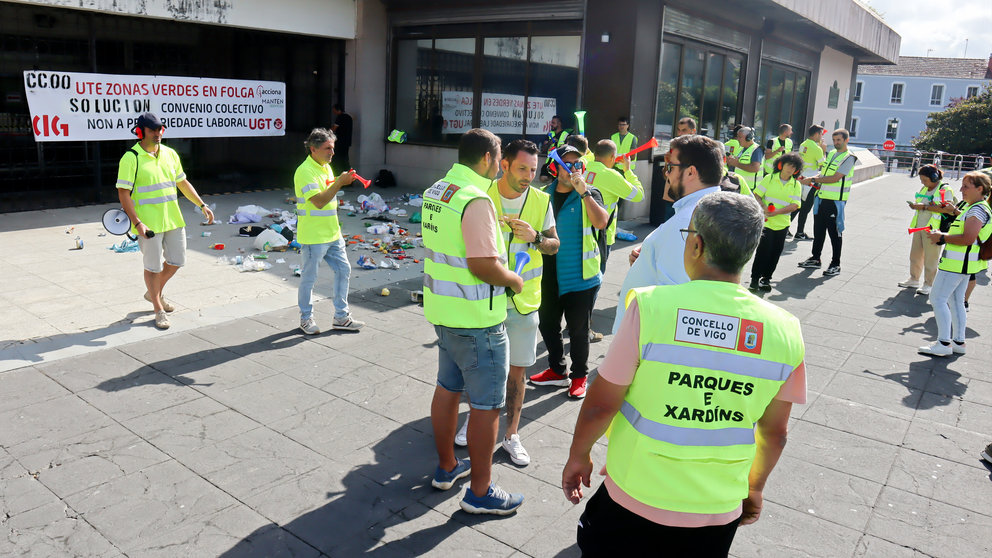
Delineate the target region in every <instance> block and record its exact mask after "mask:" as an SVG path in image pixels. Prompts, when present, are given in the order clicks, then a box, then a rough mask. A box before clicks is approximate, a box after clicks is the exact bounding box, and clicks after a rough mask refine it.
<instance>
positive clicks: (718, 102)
mask: <svg viewBox="0 0 992 558" xmlns="http://www.w3.org/2000/svg"><path fill="white" fill-rule="evenodd" d="M743 65H744V58H743V56H740V55H737V54H734V53H730V52H718V51H717V49H716V48H715V47H704V46H702V45H700V46H699V47H696V46H687V45H680V44H678V43H673V42H668V41H666V42H664V43H662V56H661V71H660V73H659V79H658V100H657V101H658V105H657V112H656V114H657V120H656V121H655V136H656V137H657V138H658V139H659V140H660V141H665V140H668V139H670V138H671V137H672V133H673V130H674V129H675V123H676V121H678V120H679V119H680V118H683V117H686V116H689V117H692V118H694V119H695V120H696V122H697V124H698V126H699V133H700V134H703V135H706V136H709V137H712V138H715V139H720V140H724V139H726V136H727V134H729V131H730V129H731V128H732V127H733V126H734V124H735V123H736V121H737V109H738V107H737V101H738V98H739V95H738V92H739V90H740V85H741V68H742V67H743Z"/></svg>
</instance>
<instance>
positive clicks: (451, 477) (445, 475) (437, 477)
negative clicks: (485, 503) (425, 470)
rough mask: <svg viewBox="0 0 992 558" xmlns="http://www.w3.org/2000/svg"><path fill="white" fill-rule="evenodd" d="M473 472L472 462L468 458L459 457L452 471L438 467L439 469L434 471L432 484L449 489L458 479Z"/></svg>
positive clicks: (435, 486) (442, 488) (441, 488)
mask: <svg viewBox="0 0 992 558" xmlns="http://www.w3.org/2000/svg"><path fill="white" fill-rule="evenodd" d="M471 473H472V462H471V461H469V460H468V459H459V460H458V465H455V468H454V470H452V471H450V472H449V471H445V470H444V469H442V468H441V467H438V468H437V470H436V471H434V478H433V479H432V480H431V486H433V487H434V488H438V489H440V490H448V489H449V488H451V487H452V486H454V485H455V481H456V480H458V479H462V478H465V477H467V476H469V475H470V474H471Z"/></svg>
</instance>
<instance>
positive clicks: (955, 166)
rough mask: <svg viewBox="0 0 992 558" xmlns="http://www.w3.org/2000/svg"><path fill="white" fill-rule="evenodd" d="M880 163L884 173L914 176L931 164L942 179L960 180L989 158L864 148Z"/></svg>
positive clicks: (987, 161) (913, 150)
mask: <svg viewBox="0 0 992 558" xmlns="http://www.w3.org/2000/svg"><path fill="white" fill-rule="evenodd" d="M866 149H868V150H869V151H871V152H872V153H873V154H874V155H875V156H876V157H878V158H879V159H880V160H881V161H882V163H884V164H885V170H886V172H902V173H909V174H910V175H915V174H916V171H917V170H919V168H920V167H921V166H923V165H927V164H932V165H934V166H936V167H937V168H939V169H940V170H942V171H944V178H946V179H950V180H960V179H961V177H962V176H964V175H965V174H966V173H968V172H971V171H973V170H980V169H983V168H985V167H986V166H988V164H989V161H990V158H989V157H988V156H985V155H981V154H970V155H963V154H960V153H947V152H944V151H918V150H915V149H894V150H892V151H886V150H884V149H882V148H881V147H880V146H874V147H866Z"/></svg>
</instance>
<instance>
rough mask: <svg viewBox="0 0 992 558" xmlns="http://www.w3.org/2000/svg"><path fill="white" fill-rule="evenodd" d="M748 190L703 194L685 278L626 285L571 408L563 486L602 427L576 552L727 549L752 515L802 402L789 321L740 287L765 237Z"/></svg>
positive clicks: (577, 488)
mask: <svg viewBox="0 0 992 558" xmlns="http://www.w3.org/2000/svg"><path fill="white" fill-rule="evenodd" d="M763 221H764V217H763V215H762V211H761V208H760V207H759V206H758V203H757V202H756V201H755V200H754V198H751V197H748V196H741V195H739V194H736V193H731V192H716V193H713V194H709V195H706V196H704V197H703V198H702V199H701V200H700V201H699V204H698V205H697V206H696V209H695V211H694V213H693V217H692V220H691V221H690V222H689V225H688V227H689V228H686V229H682V234H684V235H685V237H686V243H685V249H684V251H683V261H684V265H685V271H686V274H687V275H688V276H689V278H690V281H689V282H688V283H683V284H680V285H664V286H655V287H645V288H640V289H633V290H632V291H631V292H630V293H629V294H628V296H627V299H626V302H627V311H626V313H625V314H624V318H623V321H622V322H621V324H620V328H619V330H618V331H617V335H616V339H615V341H614V343H613V345H612V346H611V347H610V350H609V351H608V352H607V354H606V358H605V359H604V360H603V362H602V364H601V365H600V367H599V377H598V378H597V379H596V381H595V382H593V384H592V386H591V387H590V388H589V393H588V395H587V397H586V400H585V402H584V403H583V405H582V409H581V411H579V418H578V421H577V422H576V425H575V434H574V437H573V439H572V446H571V450H570V453H569V458H568V461H567V463H566V464H565V468H564V470H563V471H562V490H563V491H564V493H565V497H566V498H568V499H569V500H570V501H571V502H572V503H578V502H579V500H580V499H581V498H582V496H583V491H582V487H583V485H584V486H586V487H588V486H590V477H591V475H592V468H593V464H592V460H591V458H590V452H591V450H592V447H593V446H594V445H595V444H596V441H597V440H598V439H599V438H600V437H601V436H602V435H603V434H604V433H605V432H606V429H607V427H609V426H610V425H611V424H612V430H611V432H610V445H609V450H608V453H607V456H606V479H605V481H604V482H603V484H602V485H601V486H600V487H599V489H598V490H597V492H596V493H595V495H594V496H593V497H592V498H591V499H590V500H589V502H588V504H586V508H585V511H584V513H583V514H582V516H581V517H580V519H579V528H578V544H579V548H580V549H581V550H582V553H583V555H585V556H648V555H650V556H658V555H665V556H707V557H710V556H726V555H727V553H728V551H729V550H730V546H731V544H732V542H733V539H734V535H735V533H736V531H737V527H738V525H740V524H744V525H747V524H750V523H754V522H755V521H757V520H758V518H759V516H760V514H761V507H762V502H763V497H762V492H763V490H764V486H765V483H766V481H767V480H768V476H769V474H770V473H771V471H772V469H773V468H774V467H775V464H776V463H777V462H778V459H779V456H780V455H781V454H782V450H783V448H784V447H785V441H786V433H787V430H788V422H789V414H790V412H791V410H792V404H793V403H799V404H802V403H805V402H806V372H805V365H804V362H803V359H804V356H805V350H804V348H803V339H802V334H801V332H800V326H799V320H798V319H796V317H795V316H792V315H791V314H789V313H788V312H786V311H785V310H782V309H781V308H779V307H777V306H775V305H773V304H771V303H768V302H765V301H763V300H761V299H759V298H757V297H755V296H753V295H751V294H750V293H748V292H747V290H746V289H745V288H744V287H743V286H741V285H740V284H739V283H740V277H741V269H742V268H743V267H744V264H745V263H747V261H748V260H749V259H750V258H751V254H752V253H753V252H754V249H755V246H756V245H757V244H758V239H759V237H760V236H761V229H762V224H763Z"/></svg>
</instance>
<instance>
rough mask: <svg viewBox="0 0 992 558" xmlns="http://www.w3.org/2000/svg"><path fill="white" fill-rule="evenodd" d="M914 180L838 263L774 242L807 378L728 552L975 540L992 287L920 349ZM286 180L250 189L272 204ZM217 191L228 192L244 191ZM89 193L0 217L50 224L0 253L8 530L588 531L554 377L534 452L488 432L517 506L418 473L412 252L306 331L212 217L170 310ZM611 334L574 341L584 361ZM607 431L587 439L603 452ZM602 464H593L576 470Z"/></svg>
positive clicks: (23, 548) (140, 535)
mask: <svg viewBox="0 0 992 558" xmlns="http://www.w3.org/2000/svg"><path fill="white" fill-rule="evenodd" d="M917 189H918V183H917V182H916V181H913V180H910V179H908V178H905V177H902V176H888V177H886V178H883V179H881V180H877V181H874V182H870V183H867V184H863V185H859V186H858V187H857V188H856V189H855V199H854V201H852V204H851V205H850V206H849V207H850V209H851V211H850V213H849V214H848V216H847V218H848V230H847V231H846V232H845V240H846V242H845V244H846V246H845V249H846V252H845V257H844V262H843V272H842V273H841V275H839V276H836V277H829V278H828V277H824V276H823V275H822V273H821V272H820V271H811V270H802V269H799V268H797V267H795V265H796V263H797V262H798V261H800V260H801V259H804V258H805V257H807V256H808V251H809V248H810V247H809V244H808V243H806V242H798V243H797V242H793V241H789V242H788V243H787V245H786V247H787V249H786V251H785V253H784V254H783V258H782V262H781V264H780V266H779V269H778V271H777V272H776V275H777V276H776V278H774V280H773V285H774V289H773V291H772V292H771V293H767V294H763V295H762V296H763V297H764V298H765V299H766V300H769V301H771V302H774V303H775V304H778V305H781V306H783V307H784V308H786V309H788V310H789V311H791V312H793V313H794V314H795V315H797V316H798V317H799V318H800V321H801V323H802V325H803V329H804V336H805V339H806V343H807V355H806V356H807V358H806V361H807V368H808V370H807V372H808V388H809V394H808V403H807V404H806V405H797V406H795V407H794V409H793V416H792V418H791V420H790V429H791V432H790V437H789V444H788V446H787V447H786V448H785V451H784V453H783V457H782V459H781V461H780V462H779V465H778V467H777V468H776V470H775V472H774V473H773V475H772V477H771V479H770V481H769V485H768V487H767V488H766V491H765V508H764V513H763V514H762V518H761V520H760V521H759V522H758V523H757V524H755V525H753V526H746V527H742V528H741V529H740V530H739V531H738V534H737V538H736V540H735V543H734V545H733V547H732V548H731V555H732V556H735V557H737V558H752V557H765V556H775V557H778V556H789V557H792V556H810V557H813V556H815V557H829V558H834V557H838V556H840V557H873V558H874V557H876V556H880V557H889V556H891V557H894V558H904V557H906V558H909V557H912V558H921V557H924V556H932V557H945V556H946V557H948V558H951V557H953V558H957V557H958V556H967V555H987V554H989V553H990V548H989V545H990V542H989V541H990V539H989V538H988V536H987V533H988V532H990V529H989V528H990V527H992V512H990V511H989V510H992V466H989V465H985V464H983V462H982V461H981V460H980V459H979V458H978V452H979V451H980V450H981V449H982V448H983V447H984V446H985V444H987V443H988V442H989V441H990V439H989V426H988V425H989V424H992V378H990V377H989V375H988V370H989V369H990V368H992V346H990V345H989V344H988V341H987V338H986V337H987V335H988V334H987V333H985V332H987V331H990V330H992V316H990V315H988V313H987V312H982V311H981V309H982V308H989V307H992V295H990V291H989V290H988V289H986V288H984V287H986V286H987V284H988V280H987V278H986V277H985V276H984V275H983V276H982V277H981V279H980V288H979V289H977V290H976V291H975V293H974V295H973V298H972V311H971V312H970V313H969V317H968V318H969V322H968V325H969V332H968V354H967V355H964V356H958V357H953V358H948V359H934V358H929V357H925V356H921V355H919V354H917V353H916V347H918V346H919V345H922V344H924V343H928V342H930V341H931V340H932V339H933V336H934V333H935V324H934V321H933V317H932V310H931V308H930V306H929V304H928V302H927V301H926V300H925V297H921V296H916V295H915V294H914V293H913V292H911V291H910V290H907V289H900V288H898V287H897V286H896V285H895V283H897V282H898V281H901V280H904V279H905V274H906V265H907V262H906V259H907V257H906V255H907V254H908V250H909V246H908V238H907V237H906V235H905V232H904V230H905V222H906V221H908V217H909V216H908V215H906V217H907V218H906V219H901V218H899V216H898V215H896V216H889V215H882V216H881V218H880V216H879V214H878V212H877V208H878V207H885V206H886V204H887V203H889V201H890V200H891V199H902V196H908V195H912V193H914V192H915V191H916V190H917ZM279 195H281V193H278V192H276V193H270V194H266V195H265V196H268V197H265V196H259V197H258V199H262V200H272V201H274V202H275V203H271V204H270V205H272V206H278V205H279V203H281V200H279V199H278V198H279ZM349 195H352V194H349ZM216 198H217V201H218V203H219V204H221V205H223V204H226V209H225V210H223V211H221V214H223V213H224V211H227V210H228V209H230V210H233V208H234V207H236V206H237V205H243V204H244V203H252V201H249V200H251V196H249V195H244V194H241V195H236V196H230V197H221V196H218V197H216ZM266 203H269V201H264V203H262V205H265V204H266ZM219 207H220V206H219ZM98 209H99V208H98V207H97V206H92V207H87V208H77V209H76V210H65V211H63V210H59V211H58V212H56V213H53V214H51V215H48V216H46V217H45V218H46V219H49V221H47V222H42V225H40V226H38V227H36V228H35V229H33V230H31V231H30V232H25V231H22V230H19V229H18V228H17V227H23V226H24V225H23V223H24V221H23V219H21V220H18V218H11V219H9V220H6V221H5V220H0V239H2V240H3V241H4V242H7V241H8V240H11V241H19V240H18V239H20V238H22V235H25V234H31V235H33V236H35V237H38V238H41V239H43V240H42V241H41V245H40V249H39V251H38V253H36V254H32V255H31V257H27V256H25V255H24V254H19V253H18V254H12V257H11V258H10V259H9V264H10V265H8V266H6V267H5V268H4V269H0V281H4V282H5V283H8V284H10V285H12V286H13V288H11V289H9V290H7V291H5V292H4V293H0V302H4V303H6V304H7V307H8V308H9V310H10V311H9V312H8V313H6V314H5V319H6V321H5V323H4V324H0V424H2V425H4V426H3V428H0V525H2V527H0V533H3V534H4V536H0V555H3V556H7V555H15V556H20V555H26V556H52V555H59V556H125V555H126V556H142V557H143V556H230V557H237V558H241V557H243V556H306V557H309V556H355V555H371V556H403V557H406V556H412V555H424V556H444V557H447V556H462V555H480V556H519V557H525V556H530V557H544V556H555V557H563V558H564V557H571V556H578V554H579V553H578V549H577V548H576V546H575V529H576V523H577V521H578V517H579V515H580V514H581V513H582V510H583V508H584V505H583V504H580V505H577V506H573V505H572V504H570V503H568V502H567V501H565V499H564V497H563V496H562V495H561V489H560V488H559V483H560V477H561V468H562V466H563V464H564V462H565V459H566V458H567V454H568V448H569V445H570V442H571V431H572V429H573V427H574V424H575V420H576V416H577V413H578V410H579V408H580V407H581V402H579V401H574V400H569V399H568V398H567V397H566V396H565V392H564V390H562V389H552V388H540V387H533V386H528V388H527V390H526V392H525V394H524V408H523V411H522V413H521V425H520V434H521V437H522V440H523V443H524V445H525V447H527V449H528V451H529V452H530V454H531V457H532V463H531V464H530V465H529V466H527V467H518V466H516V465H514V464H512V463H511V462H510V460H509V459H508V457H507V456H506V454H505V452H503V451H502V450H500V449H498V447H496V448H493V462H494V465H493V479H494V480H495V481H496V482H498V483H499V484H501V485H502V486H503V487H504V488H506V489H508V490H511V491H520V492H522V493H524V495H525V498H526V500H525V504H524V506H523V507H521V509H520V510H519V512H518V513H517V514H515V515H513V516H509V517H506V518H501V519H494V518H485V517H477V516H473V515H470V514H466V513H465V512H463V511H461V509H460V508H459V507H458V500H459V499H460V498H461V495H462V494H463V493H464V490H465V487H466V485H467V480H466V481H462V482H461V483H459V484H457V485H456V487H455V488H453V489H452V490H450V491H445V492H442V491H438V490H435V489H433V488H432V487H431V486H430V484H429V481H430V476H431V474H432V472H433V470H434V468H435V467H436V464H437V456H436V452H435V448H434V441H433V435H432V428H431V424H430V419H429V408H430V402H431V399H432V394H433V391H434V389H435V375H436V367H437V361H436V359H437V347H436V336H435V334H434V329H433V327H432V326H430V325H429V324H428V323H427V322H426V321H425V320H424V319H423V310H422V308H421V306H420V305H418V304H416V303H413V302H411V301H410V299H409V292H410V291H412V290H416V289H417V288H418V286H419V284H420V281H421V277H422V274H421V272H420V268H419V267H417V266H414V265H412V264H409V265H408V264H404V266H405V267H404V268H403V269H401V270H399V271H395V272H393V271H369V272H366V271H363V270H354V271H353V274H352V292H351V293H350V295H349V302H350V304H351V308H352V312H353V313H354V315H355V317H356V318H358V319H361V320H364V321H366V322H367V326H366V327H365V328H364V329H363V330H362V331H361V332H359V333H346V332H335V331H328V332H325V333H322V334H320V335H317V336H304V335H302V334H301V333H300V332H299V331H298V329H297V326H298V323H299V311H298V309H297V308H296V284H297V283H295V281H297V279H295V278H293V277H292V274H291V272H290V271H289V266H288V265H287V264H279V265H278V266H277V267H274V269H273V270H272V271H270V272H264V273H255V274H241V273H237V272H236V271H234V270H233V269H232V268H231V267H229V266H220V265H218V264H216V263H214V260H215V259H216V256H217V255H218V254H217V253H216V252H213V251H210V250H209V249H208V241H210V242H216V241H218V239H220V240H222V241H224V242H227V243H229V244H230V245H231V246H233V247H235V249H236V247H238V246H247V245H248V243H249V242H250V240H247V239H238V238H237V237H235V236H233V234H232V230H231V227H233V225H232V226H231V227H228V226H226V225H225V226H218V227H214V228H209V229H208V230H210V231H211V232H213V235H212V236H211V237H210V238H205V237H199V236H195V237H194V236H191V239H190V240H191V254H190V256H191V257H190V260H191V264H190V265H188V266H187V268H186V269H184V270H182V273H180V274H179V275H177V277H176V280H175V282H173V283H170V289H169V290H168V291H167V293H166V294H167V297H169V298H170V299H171V300H174V301H175V303H176V304H177V306H178V307H179V309H178V310H177V312H176V313H175V314H174V319H173V323H174V327H173V328H172V329H170V330H169V331H166V332H161V331H157V330H155V329H154V328H153V327H151V326H150V325H149V320H150V319H151V313H150V312H149V308H148V304H147V303H146V302H144V301H142V300H141V295H142V293H143V288H142V287H141V285H140V265H139V264H138V261H137V259H136V258H135V257H134V255H133V254H130V255H129V254H124V255H119V254H113V253H112V252H109V251H104V252H106V254H104V253H102V252H99V251H98V250H97V249H102V247H101V246H99V243H102V242H106V243H108V244H109V242H110V241H111V240H112V239H109V238H108V239H105V238H104V237H97V236H95V235H96V234H97V231H96V230H95V229H94V228H93V225H94V223H95V219H96V218H97V217H98V216H99V213H101V212H102V211H98ZM73 211H75V212H73ZM70 221H71V222H72V223H75V225H76V226H77V229H78V228H80V227H81V228H82V229H83V230H84V232H86V234H90V235H92V236H93V238H91V239H90V241H88V243H87V245H88V247H89V246H90V245H92V247H93V248H94V250H93V251H89V250H87V251H84V252H85V253H77V254H72V255H70V258H75V257H76V256H80V255H81V256H87V257H86V258H76V259H70V260H69V261H66V259H65V246H64V243H65V242H66V239H67V236H66V235H65V233H64V228H65V227H66V226H71V225H70V224H69V222H70ZM17 223H20V225H18V224H17ZM80 223H82V224H80ZM360 226H361V220H360V219H357V218H354V219H352V220H351V221H348V222H346V227H351V228H352V230H357V227H360ZM624 226H625V227H626V228H631V229H633V230H634V231H635V233H636V234H638V235H639V236H640V237H642V238H643V236H644V235H645V234H646V233H647V232H649V231H650V227H648V226H646V225H643V224H640V225H639V224H638V223H628V224H625V225H624ZM190 228H191V229H195V230H191V231H189V232H190V233H191V235H192V234H193V233H199V232H200V231H201V228H200V227H198V226H193V227H190ZM91 229H93V230H91ZM868 231H871V232H870V234H869V232H868ZM97 239H99V240H97ZM94 242H95V244H94ZM632 246H633V244H630V243H620V244H618V245H617V247H615V250H614V252H615V254H614V257H613V258H611V261H610V267H609V268H608V270H607V275H606V277H605V278H604V286H603V290H602V295H601V296H600V298H599V300H598V302H597V305H596V309H595V311H594V315H593V321H594V327H595V328H596V329H597V330H600V331H603V332H605V333H609V330H610V328H611V325H612V318H613V314H614V312H615V307H616V303H617V300H616V299H617V290H618V288H619V285H620V284H621V282H622V280H623V276H624V274H625V272H626V270H627V268H628V266H627V265H626V256H627V253H628V252H629V250H630V248H631V247H632ZM357 255H358V253H357V252H352V251H349V257H352V256H354V257H357ZM277 257H282V256H277ZM294 258H295V259H294ZM285 259H286V260H287V263H289V264H291V263H294V262H295V261H296V259H298V256H296V255H295V254H286V255H285ZM122 266H123V267H122ZM132 268H133V269H132ZM120 269H126V271H125V272H123V273H122V272H120V271H119V270H120ZM132 272H133V273H132ZM330 283H331V282H330V280H329V277H324V276H322V278H321V281H320V282H318V288H317V293H316V294H317V296H316V297H315V298H316V302H315V313H316V316H317V319H318V322H319V323H321V324H322V325H327V324H329V323H330V318H331V316H332V314H333V306H332V305H331V303H330V301H329V300H328V299H327V298H326V297H327V296H328V295H329V294H330V292H329V290H330ZM384 286H386V287H388V288H389V289H390V290H391V294H390V296H387V297H383V296H381V295H380V291H381V289H382V287H384ZM611 341H612V336H610V335H607V336H606V339H605V340H604V341H603V342H601V343H596V344H593V345H592V346H591V347H590V363H591V369H592V371H593V373H595V366H596V364H597V363H599V362H601V359H602V358H603V355H604V354H605V352H606V351H607V349H608V348H609V345H610V342H611ZM566 342H567V340H566ZM538 355H539V356H538V362H537V363H535V365H534V366H532V367H530V369H528V371H527V373H528V374H531V373H535V372H539V371H541V370H543V369H544V368H545V367H546V365H547V360H546V351H545V348H544V346H543V343H540V344H539V346H538ZM461 410H462V413H461V416H460V417H459V422H460V423H461V422H462V421H464V420H465V416H466V414H467V405H462V406H461ZM504 427H505V418H503V419H501V425H500V428H501V432H502V428H504ZM605 453H606V445H605V443H604V442H603V441H601V442H600V443H598V444H597V445H596V446H595V448H594V451H593V459H594V462H595V464H596V467H597V471H598V467H599V466H601V465H602V463H603V461H604V460H605ZM456 455H458V456H459V457H465V456H466V455H467V452H466V450H465V449H464V448H456ZM600 482H601V477H599V476H598V475H594V479H593V487H592V488H591V489H590V490H589V491H588V494H591V493H592V491H594V490H595V489H596V488H598V486H599V484H600ZM914 512H915V513H914Z"/></svg>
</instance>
